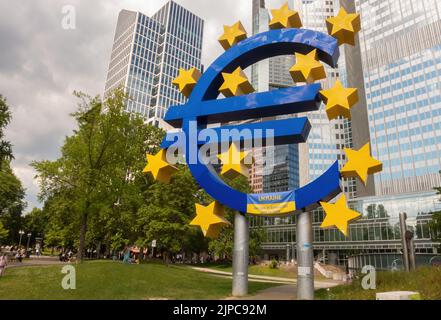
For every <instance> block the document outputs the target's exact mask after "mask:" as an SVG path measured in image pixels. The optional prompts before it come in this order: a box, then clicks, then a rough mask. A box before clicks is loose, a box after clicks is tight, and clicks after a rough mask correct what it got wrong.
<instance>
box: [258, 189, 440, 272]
mask: <svg viewBox="0 0 441 320" xmlns="http://www.w3.org/2000/svg"><path fill="white" fill-rule="evenodd" d="M349 206H350V207H351V208H352V209H353V210H356V211H358V212H360V213H361V214H362V215H363V218H362V219H360V220H358V221H357V222H355V223H352V224H350V226H349V233H348V237H347V238H346V237H344V236H343V234H342V233H341V232H339V231H338V230H337V229H335V228H332V229H325V230H324V229H322V228H320V225H321V223H322V221H323V219H324V212H323V210H322V209H319V210H315V211H314V213H313V232H314V235H313V239H314V250H315V255H316V257H317V256H319V255H320V254H322V252H323V251H325V252H327V253H329V252H332V253H334V254H336V255H337V257H338V258H339V259H340V263H343V262H344V260H345V259H346V255H353V254H361V253H362V254H371V255H385V254H388V253H390V254H399V250H400V249H401V232H400V227H399V218H398V215H399V213H400V212H406V213H407V216H408V219H407V224H408V229H409V230H410V231H412V232H413V233H414V239H415V248H416V252H417V254H429V255H430V254H432V255H433V254H436V253H437V252H439V251H438V250H439V249H438V248H439V243H436V242H434V241H433V240H432V237H431V236H432V231H431V230H430V228H429V222H430V220H431V216H432V214H433V213H435V212H441V202H440V196H439V195H437V194H435V193H434V192H427V193H416V194H405V195H400V196H381V197H368V198H359V199H354V200H352V201H350V202H349ZM262 226H263V227H265V229H266V230H267V231H268V232H267V239H266V242H265V243H264V244H263V248H264V249H265V252H266V253H267V254H269V255H271V254H272V255H274V256H277V257H279V258H282V259H283V258H284V254H285V252H286V246H287V245H290V246H292V248H293V250H295V247H294V244H295V241H296V238H295V217H289V218H276V219H267V218H254V219H253V220H252V221H251V227H262ZM392 260H393V259H392ZM392 260H391V261H392Z"/></svg>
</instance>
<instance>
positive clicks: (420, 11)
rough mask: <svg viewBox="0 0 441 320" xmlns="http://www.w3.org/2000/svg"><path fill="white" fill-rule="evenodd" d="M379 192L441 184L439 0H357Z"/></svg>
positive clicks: (379, 193)
mask: <svg viewBox="0 0 441 320" xmlns="http://www.w3.org/2000/svg"><path fill="white" fill-rule="evenodd" d="M356 7H357V11H358V12H359V13H360V14H361V18H362V26H363V28H362V31H361V33H360V42H361V49H362V56H363V68H364V75H365V84H366V91H367V100H368V113H369V123H370V131H371V138H372V151H373V155H374V156H375V157H377V158H378V159H379V160H381V161H382V162H383V172H382V173H381V174H379V175H378V176H376V178H375V183H376V191H377V194H378V195H389V194H402V193H407V192H419V191H429V190H432V189H433V187H435V186H441V179H440V175H439V171H440V169H441V130H440V129H441V1H439V0H424V1H413V0H382V1H374V0H357V1H356Z"/></svg>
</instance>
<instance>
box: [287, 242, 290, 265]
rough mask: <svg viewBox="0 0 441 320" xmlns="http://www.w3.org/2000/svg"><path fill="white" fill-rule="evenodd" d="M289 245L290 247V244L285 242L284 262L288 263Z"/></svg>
mask: <svg viewBox="0 0 441 320" xmlns="http://www.w3.org/2000/svg"><path fill="white" fill-rule="evenodd" d="M289 247H290V245H289V244H287V245H286V263H289Z"/></svg>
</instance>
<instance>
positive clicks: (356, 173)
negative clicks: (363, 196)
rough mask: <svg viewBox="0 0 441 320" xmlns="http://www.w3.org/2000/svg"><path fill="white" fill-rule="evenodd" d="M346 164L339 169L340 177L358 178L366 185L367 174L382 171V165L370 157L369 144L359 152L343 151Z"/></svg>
mask: <svg viewBox="0 0 441 320" xmlns="http://www.w3.org/2000/svg"><path fill="white" fill-rule="evenodd" d="M345 153H346V156H347V158H348V162H347V163H346V165H345V166H344V167H343V169H341V175H342V176H343V177H345V178H356V177H358V178H360V180H361V181H363V183H364V184H365V185H366V181H367V177H368V175H369V174H375V173H377V172H381V171H382V170H383V164H382V163H381V162H380V161H378V160H376V159H374V158H373V157H372V156H371V145H370V143H367V144H365V145H364V146H363V147H362V148H361V149H360V150H358V151H355V150H352V149H345Z"/></svg>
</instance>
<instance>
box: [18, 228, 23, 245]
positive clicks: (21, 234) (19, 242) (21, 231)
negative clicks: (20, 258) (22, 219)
mask: <svg viewBox="0 0 441 320" xmlns="http://www.w3.org/2000/svg"><path fill="white" fill-rule="evenodd" d="M18 233H19V234H20V240H19V241H18V247H19V248H20V247H21V238H22V237H23V235H24V231H23V230H20V231H19V232H18Z"/></svg>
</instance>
